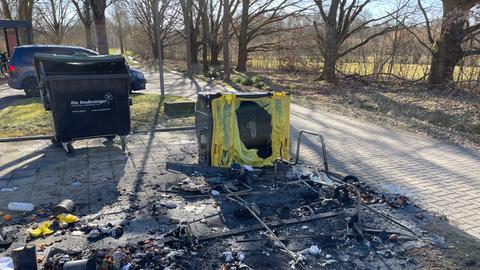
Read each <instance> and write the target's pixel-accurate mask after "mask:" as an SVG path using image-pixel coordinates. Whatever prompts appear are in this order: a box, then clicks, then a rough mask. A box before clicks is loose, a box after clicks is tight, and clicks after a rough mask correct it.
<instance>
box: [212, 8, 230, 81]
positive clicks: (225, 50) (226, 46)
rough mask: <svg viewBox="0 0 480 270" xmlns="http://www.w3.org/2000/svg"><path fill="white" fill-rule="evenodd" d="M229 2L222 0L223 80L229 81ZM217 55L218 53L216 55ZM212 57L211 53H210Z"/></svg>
mask: <svg viewBox="0 0 480 270" xmlns="http://www.w3.org/2000/svg"><path fill="white" fill-rule="evenodd" d="M230 15H231V14H230V2H229V0H224V2H223V25H222V26H223V42H222V44H223V80H224V81H225V82H228V81H230V37H229V33H228V32H229V29H230ZM217 57H218V55H217ZM212 59H213V54H212Z"/></svg>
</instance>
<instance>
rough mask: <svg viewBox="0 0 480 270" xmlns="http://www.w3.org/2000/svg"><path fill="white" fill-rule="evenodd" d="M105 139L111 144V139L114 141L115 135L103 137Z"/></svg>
mask: <svg viewBox="0 0 480 270" xmlns="http://www.w3.org/2000/svg"><path fill="white" fill-rule="evenodd" d="M105 139H107V140H108V141H110V142H113V139H115V135H114V136H105Z"/></svg>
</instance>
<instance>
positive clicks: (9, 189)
mask: <svg viewBox="0 0 480 270" xmlns="http://www.w3.org/2000/svg"><path fill="white" fill-rule="evenodd" d="M17 189H18V187H11V188H8V187H6V188H2V189H0V192H12V191H15V190H17Z"/></svg>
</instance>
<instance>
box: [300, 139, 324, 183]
mask: <svg viewBox="0 0 480 270" xmlns="http://www.w3.org/2000/svg"><path fill="white" fill-rule="evenodd" d="M303 134H310V135H314V136H318V137H319V138H320V142H321V143H322V155H323V166H324V167H325V171H326V172H327V174H328V163H327V150H326V149H325V140H324V139H323V136H322V135H320V134H319V133H316V132H313V131H308V130H302V131H300V133H299V134H298V139H297V152H296V156H295V164H297V163H298V160H299V158H300V145H301V142H302V136H303Z"/></svg>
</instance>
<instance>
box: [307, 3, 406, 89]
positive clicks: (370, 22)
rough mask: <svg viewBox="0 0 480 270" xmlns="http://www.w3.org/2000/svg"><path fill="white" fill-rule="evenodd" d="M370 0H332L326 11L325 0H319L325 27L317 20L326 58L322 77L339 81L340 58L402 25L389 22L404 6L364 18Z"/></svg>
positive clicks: (317, 30) (316, 29) (320, 40)
mask: <svg viewBox="0 0 480 270" xmlns="http://www.w3.org/2000/svg"><path fill="white" fill-rule="evenodd" d="M370 3H372V0H363V1H362V0H352V1H348V0H331V2H330V7H329V10H328V11H326V9H325V6H326V5H325V3H324V1H323V0H315V4H316V5H317V7H318V10H319V11H320V17H321V19H322V21H323V27H321V26H319V25H318V23H317V22H314V28H315V32H316V39H317V44H318V47H319V49H320V53H321V54H322V56H323V59H324V68H323V72H322V75H321V76H320V78H321V79H324V80H326V81H328V82H333V83H334V82H336V80H337V76H336V71H335V67H336V64H337V61H338V60H339V59H340V58H342V57H344V56H345V55H347V54H348V53H350V52H352V51H354V50H356V49H358V48H360V47H362V46H364V45H365V44H367V43H368V42H369V41H371V40H372V39H374V38H375V37H378V36H381V35H383V34H385V33H388V32H390V31H393V30H395V29H398V27H397V26H389V25H388V23H389V22H390V21H391V20H393V19H392V15H393V14H397V13H398V10H399V9H401V8H403V6H402V7H399V8H397V9H396V10H395V11H394V12H391V13H388V14H386V15H384V16H381V17H377V18H372V19H364V16H363V13H364V10H365V8H366V7H367V6H368V5H369V4H370ZM372 28H373V29H375V31H371V33H369V34H368V35H367V36H366V37H364V38H363V39H362V40H360V41H359V42H357V43H355V44H353V45H351V46H349V47H348V48H343V45H344V43H345V41H346V40H348V39H350V38H352V37H353V36H354V35H355V34H357V33H360V32H366V31H367V30H368V29H372Z"/></svg>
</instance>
